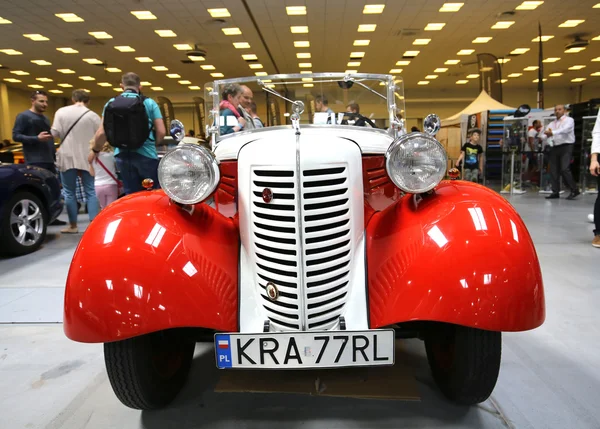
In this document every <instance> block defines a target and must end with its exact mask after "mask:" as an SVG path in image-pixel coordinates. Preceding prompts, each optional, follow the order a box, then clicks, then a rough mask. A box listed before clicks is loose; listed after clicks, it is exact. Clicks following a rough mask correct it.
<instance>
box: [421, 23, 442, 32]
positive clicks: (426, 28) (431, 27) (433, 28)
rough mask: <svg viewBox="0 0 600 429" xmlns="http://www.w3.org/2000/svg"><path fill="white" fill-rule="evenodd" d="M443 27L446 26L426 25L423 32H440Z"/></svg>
mask: <svg viewBox="0 0 600 429" xmlns="http://www.w3.org/2000/svg"><path fill="white" fill-rule="evenodd" d="M445 26H446V24H445V23H443V22H433V23H429V24H427V26H426V27H425V31H440V30H441V29H442V28H444V27H445Z"/></svg>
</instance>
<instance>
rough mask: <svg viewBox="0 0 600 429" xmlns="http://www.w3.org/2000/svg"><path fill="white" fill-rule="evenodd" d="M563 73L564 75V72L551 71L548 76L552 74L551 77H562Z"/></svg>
mask: <svg viewBox="0 0 600 429" xmlns="http://www.w3.org/2000/svg"><path fill="white" fill-rule="evenodd" d="M562 75H563V73H559V72H557V73H550V74H549V75H548V76H550V77H560V76H562Z"/></svg>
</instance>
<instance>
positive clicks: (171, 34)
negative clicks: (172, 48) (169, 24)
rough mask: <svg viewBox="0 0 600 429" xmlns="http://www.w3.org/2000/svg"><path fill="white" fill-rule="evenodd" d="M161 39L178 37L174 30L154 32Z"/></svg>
mask: <svg viewBox="0 0 600 429" xmlns="http://www.w3.org/2000/svg"><path fill="white" fill-rule="evenodd" d="M154 32H155V33H156V34H158V35H159V36H160V37H177V34H175V32H174V31H173V30H154Z"/></svg>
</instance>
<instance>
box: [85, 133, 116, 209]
mask: <svg viewBox="0 0 600 429" xmlns="http://www.w3.org/2000/svg"><path fill="white" fill-rule="evenodd" d="M91 143H92V144H93V143H94V141H93V140H92V142H91ZM90 172H91V174H92V175H93V176H94V186H95V188H96V196H97V197H98V202H99V203H100V210H102V209H104V208H105V207H106V206H108V205H109V204H110V203H112V202H113V201H115V200H116V199H117V198H119V179H117V166H116V163H115V156H114V154H113V148H112V146H111V145H110V144H109V143H108V142H106V143H104V146H103V147H102V150H101V151H100V153H99V154H98V156H97V157H96V158H95V159H94V162H93V164H90Z"/></svg>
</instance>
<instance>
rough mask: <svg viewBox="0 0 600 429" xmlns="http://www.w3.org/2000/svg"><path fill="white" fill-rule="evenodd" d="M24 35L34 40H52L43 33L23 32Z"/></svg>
mask: <svg viewBox="0 0 600 429" xmlns="http://www.w3.org/2000/svg"><path fill="white" fill-rule="evenodd" d="M23 37H27V38H28V39H31V40H33V41H34V42H46V41H48V40H50V39H48V38H47V37H46V36H42V35H41V34H23Z"/></svg>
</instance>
